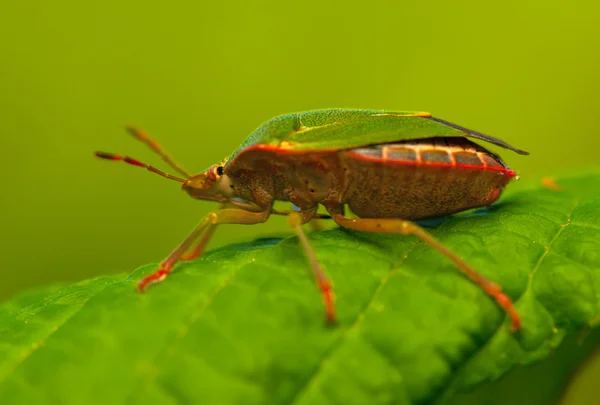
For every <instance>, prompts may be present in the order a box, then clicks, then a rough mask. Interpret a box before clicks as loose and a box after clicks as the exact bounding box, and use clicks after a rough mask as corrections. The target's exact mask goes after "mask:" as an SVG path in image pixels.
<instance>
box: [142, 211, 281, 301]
mask: <svg viewBox="0 0 600 405" xmlns="http://www.w3.org/2000/svg"><path fill="white" fill-rule="evenodd" d="M269 214H270V210H268V209H267V210H265V211H263V212H249V211H244V210H240V209H235V208H225V209H220V210H217V211H214V212H211V213H210V214H208V215H207V216H206V217H205V218H204V219H203V220H202V222H200V224H198V226H196V228H194V230H193V231H192V233H190V235H189V236H188V237H187V238H186V239H185V240H184V241H183V242H182V243H181V244H180V245H179V246H178V247H177V248H176V249H175V250H173V251H172V252H171V254H170V255H169V256H167V258H166V259H165V260H163V261H162V262H161V263H160V268H159V269H158V270H156V271H155V272H154V273H152V274H150V275H149V276H147V277H144V278H143V279H142V280H140V282H139V283H138V290H140V291H144V290H145V289H146V288H147V287H148V286H149V285H150V284H154V283H158V282H160V281H162V280H164V279H165V278H166V277H167V275H169V273H171V271H172V270H173V267H174V266H175V264H176V263H177V262H178V261H180V260H181V256H182V255H183V254H184V252H185V251H187V250H188V249H189V248H190V246H191V245H192V243H193V242H194V240H196V239H197V238H198V237H199V236H200V235H201V234H202V233H203V232H204V231H208V232H209V233H212V231H213V230H214V228H215V227H216V226H217V225H220V224H258V223H260V222H264V221H266V220H267V218H269ZM209 238H210V235H209V236H208V237H204V236H203V237H202V239H201V240H200V243H201V244H202V243H204V245H205V244H206V243H207V242H208V239H209ZM204 245H201V246H200V251H201V250H202V249H203V248H204Z"/></svg>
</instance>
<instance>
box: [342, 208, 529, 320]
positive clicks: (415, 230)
mask: <svg viewBox="0 0 600 405" xmlns="http://www.w3.org/2000/svg"><path fill="white" fill-rule="evenodd" d="M331 216H332V219H333V220H334V221H335V223H337V224H338V225H340V226H343V227H344V228H349V229H354V230H357V231H364V232H376V233H392V234H401V235H414V236H417V237H419V238H420V239H421V240H423V241H424V242H425V243H427V244H428V245H429V246H431V247H432V248H434V249H435V250H437V251H438V252H440V253H441V254H443V255H444V256H446V257H447V258H448V259H450V260H452V261H453V262H454V264H455V265H456V267H458V268H459V269H460V271H462V272H463V273H464V274H465V275H466V276H467V277H469V278H470V279H471V280H472V281H473V282H474V283H475V284H477V285H478V286H479V287H480V288H481V289H482V290H483V291H485V293H486V294H488V295H489V296H490V297H491V298H493V299H494V300H495V301H496V302H497V303H498V305H499V306H500V307H501V308H503V309H504V310H505V311H506V313H507V314H508V315H509V316H510V318H511V321H512V330H513V331H516V330H518V329H520V328H521V321H520V319H519V314H517V311H516V310H515V308H514V306H513V303H512V301H511V300H510V298H509V297H508V296H507V295H506V294H504V292H502V289H501V288H500V286H499V285H497V284H496V283H493V282H491V281H489V280H487V279H486V278H485V277H483V276H482V275H481V274H479V273H478V272H477V271H476V270H475V269H473V268H472V267H471V266H469V265H468V264H467V263H465V262H464V261H463V260H462V259H461V258H460V257H458V256H457V255H456V254H455V253H453V252H452V251H450V250H449V249H448V248H447V247H446V246H444V245H443V244H442V243H440V242H439V241H438V240H437V239H435V238H434V237H433V236H431V234H429V232H427V231H425V230H424V229H423V228H421V227H420V226H418V225H417V224H415V223H413V222H410V221H406V220H402V219H396V218H383V219H375V218H356V219H355V218H345V217H344V216H342V215H341V214H339V213H333V214H332V215H331Z"/></svg>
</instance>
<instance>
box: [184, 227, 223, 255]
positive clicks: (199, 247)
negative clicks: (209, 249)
mask: <svg viewBox="0 0 600 405" xmlns="http://www.w3.org/2000/svg"><path fill="white" fill-rule="evenodd" d="M216 227H217V226H216V225H213V224H211V225H210V226H209V227H208V228H206V230H205V231H204V233H203V234H202V237H201V238H200V240H199V241H198V242H197V243H196V245H195V246H193V247H192V248H191V249H190V250H188V251H187V252H185V253H184V254H182V255H181V260H194V259H197V258H199V257H200V256H202V253H204V248H205V247H206V245H207V244H208V241H209V240H210V238H211V237H212V235H213V233H214V231H215V228H216Z"/></svg>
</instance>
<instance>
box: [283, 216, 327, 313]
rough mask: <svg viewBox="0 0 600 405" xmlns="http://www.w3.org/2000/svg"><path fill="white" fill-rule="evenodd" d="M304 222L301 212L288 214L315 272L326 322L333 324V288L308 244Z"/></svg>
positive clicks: (289, 220)
mask: <svg viewBox="0 0 600 405" xmlns="http://www.w3.org/2000/svg"><path fill="white" fill-rule="evenodd" d="M304 221H305V219H304V218H303V215H302V213H301V212H295V211H292V212H290V213H289V214H288V222H289V224H290V226H291V227H292V228H293V229H294V231H295V232H296V235H298V239H299V240H300V243H301V244H302V247H303V248H304V252H305V253H306V256H307V257H308V261H309V263H310V266H311V268H312V270H313V274H314V276H315V282H316V284H317V287H319V290H320V291H321V294H322V296H323V304H324V305H325V320H326V321H327V323H330V324H333V323H335V322H336V317H335V305H334V300H335V296H334V294H333V286H332V285H331V282H330V281H329V279H328V278H327V276H326V275H325V272H324V271H323V269H322V267H321V264H320V263H319V260H318V259H317V256H316V255H315V251H314V250H313V248H312V246H311V245H310V243H309V242H308V238H307V237H306V234H305V233H304V230H303V229H302V224H303V223H304Z"/></svg>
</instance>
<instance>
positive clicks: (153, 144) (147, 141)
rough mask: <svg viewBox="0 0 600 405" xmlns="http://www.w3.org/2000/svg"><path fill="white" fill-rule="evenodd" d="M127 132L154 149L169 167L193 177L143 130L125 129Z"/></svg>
mask: <svg viewBox="0 0 600 405" xmlns="http://www.w3.org/2000/svg"><path fill="white" fill-rule="evenodd" d="M125 129H126V130H127V132H129V133H130V134H131V135H132V136H133V137H134V138H135V139H137V140H138V141H140V142H143V143H145V144H146V145H147V146H148V147H149V148H150V149H152V150H153V151H154V152H155V153H156V154H157V155H159V156H160V157H161V158H162V160H164V161H165V162H166V163H167V164H168V165H169V166H171V167H172V168H173V169H175V170H176V171H177V172H178V173H181V174H183V175H184V176H185V177H186V178H187V177H192V175H191V174H189V173H188V172H187V171H186V170H185V169H184V168H183V167H181V166H179V165H178V164H177V163H175V161H174V160H173V158H172V157H171V156H170V155H169V154H168V153H167V151H166V150H165V149H164V148H163V147H162V146H160V145H159V144H158V142H156V141H155V140H154V139H152V138H150V136H148V134H146V133H145V132H144V131H142V130H141V129H137V128H134V127H129V126H128V127H125Z"/></svg>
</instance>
